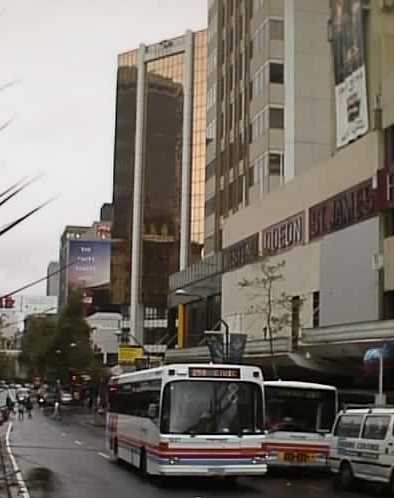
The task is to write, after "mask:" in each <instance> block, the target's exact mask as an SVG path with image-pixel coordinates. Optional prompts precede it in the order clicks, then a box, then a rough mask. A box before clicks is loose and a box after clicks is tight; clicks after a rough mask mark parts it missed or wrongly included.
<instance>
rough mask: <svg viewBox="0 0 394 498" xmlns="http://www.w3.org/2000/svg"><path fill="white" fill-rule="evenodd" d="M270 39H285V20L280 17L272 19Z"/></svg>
mask: <svg viewBox="0 0 394 498" xmlns="http://www.w3.org/2000/svg"><path fill="white" fill-rule="evenodd" d="M269 23H270V39H271V40H278V41H283V40H284V39H285V26H284V22H283V21H281V20H279V19H270V21H269Z"/></svg>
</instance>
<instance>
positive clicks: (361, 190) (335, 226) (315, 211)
mask: <svg viewBox="0 0 394 498" xmlns="http://www.w3.org/2000/svg"><path fill="white" fill-rule="evenodd" d="M377 211H378V202H377V191H376V190H374V189H373V188H372V181H371V180H368V181H366V182H363V183H360V184H359V185H357V186H356V187H353V188H351V189H349V190H345V191H344V192H341V193H340V194H337V195H335V196H334V197H331V198H330V199H327V200H325V201H323V202H320V203H319V204H316V205H315V206H312V207H311V208H310V209H309V240H311V241H312V240H314V239H317V238H319V237H323V236H324V235H327V234H329V233H332V232H336V231H338V230H342V229H343V228H346V227H349V226H351V225H354V224H356V223H360V222H361V221H364V220H367V219H369V218H372V216H375V215H376V214H377Z"/></svg>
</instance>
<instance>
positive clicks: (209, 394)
mask: <svg viewBox="0 0 394 498" xmlns="http://www.w3.org/2000/svg"><path fill="white" fill-rule="evenodd" d="M262 422H263V421H262V389H261V387H260V386H259V385H258V384H253V383H250V382H223V381H187V380H185V381H174V382H171V383H169V384H167V385H166V387H165V389H164V395H163V405H162V420H161V432H162V433H166V434H192V435H197V434H206V435H208V434H223V435H225V434H233V435H235V434H236V435H244V434H256V433H261V432H262Z"/></svg>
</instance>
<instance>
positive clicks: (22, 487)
mask: <svg viewBox="0 0 394 498" xmlns="http://www.w3.org/2000/svg"><path fill="white" fill-rule="evenodd" d="M11 431H12V422H10V424H9V426H8V429H7V434H6V437H5V443H6V447H7V451H8V454H9V456H10V460H11V463H12V468H13V469H14V472H15V477H16V480H17V482H18V486H19V496H20V497H21V498H30V494H29V491H28V490H27V486H26V484H25V481H24V480H23V477H22V473H21V471H20V470H19V467H18V464H17V463H16V460H15V457H14V455H13V454H12V451H11V448H10V433H11Z"/></svg>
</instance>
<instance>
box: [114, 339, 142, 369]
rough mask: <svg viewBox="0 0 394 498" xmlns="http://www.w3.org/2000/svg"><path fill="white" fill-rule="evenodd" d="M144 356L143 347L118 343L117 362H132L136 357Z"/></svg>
mask: <svg viewBox="0 0 394 498" xmlns="http://www.w3.org/2000/svg"><path fill="white" fill-rule="evenodd" d="M143 356H144V349H143V348H142V347H141V346H133V345H132V344H120V345H119V348H118V358H119V360H118V361H119V364H120V365H124V364H130V363H134V362H135V360H136V359H137V358H141V357H143Z"/></svg>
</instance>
